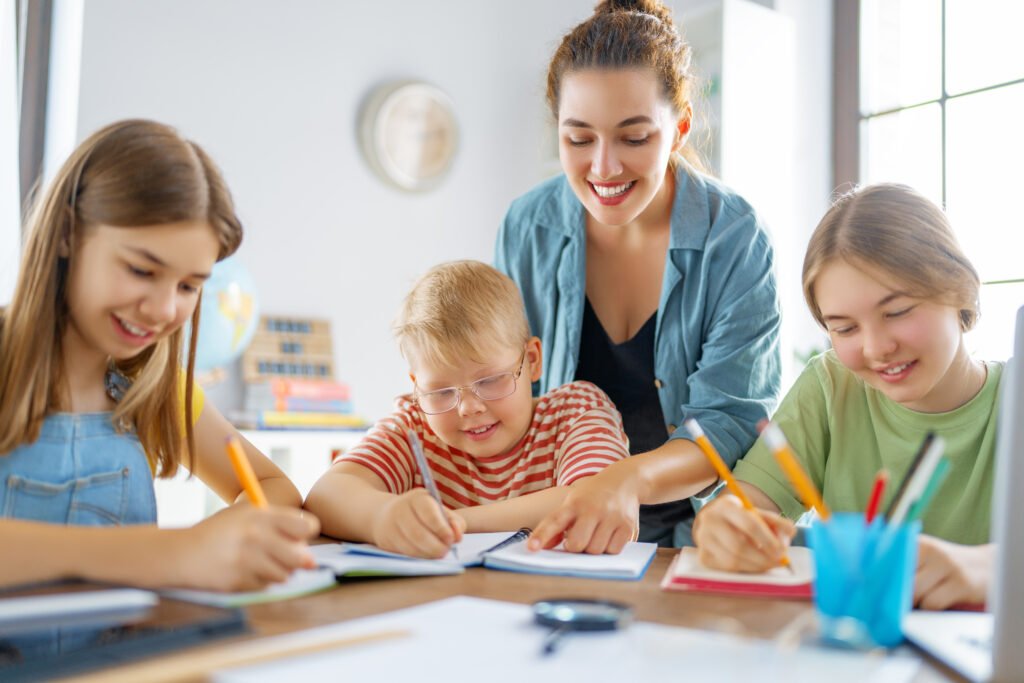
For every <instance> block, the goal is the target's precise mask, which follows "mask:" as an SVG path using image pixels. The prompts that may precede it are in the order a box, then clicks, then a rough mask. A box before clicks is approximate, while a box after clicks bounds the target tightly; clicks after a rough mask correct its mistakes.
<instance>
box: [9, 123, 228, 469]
mask: <svg viewBox="0 0 1024 683" xmlns="http://www.w3.org/2000/svg"><path fill="white" fill-rule="evenodd" d="M197 220H201V221H206V222H208V223H209V225H210V226H211V228H212V229H213V232H214V235H215V236H216V238H217V241H218V242H219V244H220V250H219V254H218V257H217V258H218V260H220V259H223V258H226V257H227V256H229V255H230V254H232V253H233V252H234V251H235V250H236V249H237V248H238V245H239V243H240V242H241V240H242V225H241V223H240V221H239V220H238V217H237V216H236V215H235V210H234V204H233V202H232V200H231V195H230V193H229V192H228V188H227V185H226V184H225V182H224V179H223V177H222V176H221V173H220V171H219V170H218V169H217V167H216V166H215V165H214V163H213V162H212V160H211V159H210V158H209V157H208V156H207V155H206V153H205V152H204V151H203V150H202V149H201V148H200V147H199V146H198V145H196V144H195V143H193V142H191V141H189V140H185V139H184V138H182V137H181V136H180V135H179V134H178V133H177V131H175V130H174V129H173V128H171V127H169V126H166V125H164V124H161V123H156V122H154V121H145V120H126V121H120V122H117V123H114V124H111V125H109V126H106V127H105V128H102V129H100V130H99V131H97V132H95V133H93V134H92V135H91V136H89V137H88V138H87V139H86V140H85V141H83V142H82V144H81V145H79V146H78V148H77V149H76V150H75V151H74V152H73V153H72V154H71V156H70V157H69V158H68V160H67V161H66V162H65V163H64V165H63V166H62V167H61V169H60V171H58V173H57V175H56V177H55V178H54V180H53V182H52V183H51V184H50V186H49V187H48V188H47V190H46V192H45V193H43V194H42V195H41V196H40V197H39V199H38V201H36V203H35V204H34V206H33V208H32V211H31V212H30V214H29V217H28V220H27V234H26V237H25V246H24V250H23V252H22V260H21V268H20V271H19V274H18V282H17V285H16V288H15V290H14V297H13V299H12V300H11V303H10V305H9V306H8V307H7V309H6V310H4V311H3V312H2V315H0V324H2V328H0V454H6V453H8V452H10V451H12V450H13V449H14V448H17V447H18V446H20V445H22V444H24V443H31V442H34V441H35V440H36V439H37V438H39V431H40V429H41V427H42V423H43V419H44V418H45V417H46V416H47V414H49V413H51V412H54V411H57V410H61V409H63V408H65V407H66V406H65V403H66V399H65V394H66V386H65V382H64V378H65V374H64V368H63V361H62V359H63V354H62V340H63V338H64V332H65V330H66V329H67V324H68V307H67V291H66V290H67V283H68V272H69V269H70V261H71V259H74V258H75V256H76V253H77V245H79V244H81V241H82V239H83V234H84V232H85V231H86V230H88V229H89V228H90V227H91V226H94V225H98V224H103V225H111V226H119V227H137V226H154V225H163V224H167V223H175V222H180V221H197ZM139 229H145V227H141V228H139ZM62 245H66V247H67V248H66V250H64V253H65V254H67V257H63V256H61V252H62ZM191 329H192V334H191V339H190V340H189V349H188V353H187V369H186V373H185V391H184V399H185V401H184V406H182V401H181V395H180V394H181V392H180V387H179V383H180V381H181V380H180V374H181V356H180V354H181V349H182V346H183V341H184V330H183V329H178V330H175V331H174V332H173V333H172V334H170V335H168V336H167V337H166V338H164V339H162V340H160V341H158V342H156V343H155V344H153V345H152V346H150V347H148V348H146V349H145V350H144V351H142V352H141V353H139V354H138V355H136V356H134V357H133V358H130V359H127V360H124V361H119V362H118V363H117V369H118V370H119V371H120V372H121V373H123V374H124V375H125V376H126V377H127V378H128V379H130V380H131V382H132V386H131V388H130V389H129V390H128V391H127V392H126V393H125V395H124V398H123V399H122V400H121V401H120V402H119V403H118V405H117V407H116V409H115V411H114V423H115V424H118V425H122V424H123V425H129V426H130V427H132V428H134V430H135V431H136V433H137V435H138V437H139V441H140V442H141V443H142V446H143V449H144V450H145V452H146V457H147V458H148V459H149V461H150V464H151V465H152V466H153V469H154V471H156V472H157V473H158V474H160V475H161V476H172V475H174V473H175V472H176V471H177V468H178V465H179V464H180V462H181V451H182V447H183V446H187V449H188V452H189V456H190V460H191V459H192V458H194V453H195V438H194V435H193V432H192V422H193V415H192V394H193V379H192V374H193V369H194V365H195V347H196V337H197V334H198V330H199V305H198V304H197V305H196V309H195V311H194V312H193V314H192V325H191ZM183 415H184V416H185V419H184V420H182V416H183ZM190 466H191V462H190Z"/></svg>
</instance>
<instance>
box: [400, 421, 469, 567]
mask: <svg viewBox="0 0 1024 683" xmlns="http://www.w3.org/2000/svg"><path fill="white" fill-rule="evenodd" d="M406 437H407V438H408V439H409V446H410V447H411V448H412V456H413V457H414V458H415V459H416V467H418V468H419V470H420V477H421V478H422V479H423V488H425V489H426V490H427V492H428V493H429V494H430V496H431V497H432V498H433V499H434V500H436V501H437V505H438V507H440V508H441V515H442V516H444V517H447V515H446V514H445V510H444V503H442V502H441V492H440V491H438V490H437V484H435V483H434V477H433V476H432V475H431V474H430V466H429V465H427V458H426V456H425V455H423V444H421V443H420V439H419V437H418V436H416V432H414V431H412V430H411V429H410V430H409V431H407V432H406ZM452 556H453V557H454V558H455V559H456V560H457V559H459V551H458V549H457V548H456V547H455V546H454V545H453V546H452Z"/></svg>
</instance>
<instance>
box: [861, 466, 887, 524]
mask: <svg viewBox="0 0 1024 683" xmlns="http://www.w3.org/2000/svg"><path fill="white" fill-rule="evenodd" d="M888 481H889V470H886V469H881V470H878V474H876V475H875V484H874V486H872V487H871V497H870V498H868V507H867V509H866V510H865V511H864V520H865V521H866V522H867V523H868V524H871V520H873V519H874V518H875V515H876V514H878V506H879V504H880V503H881V502H882V492H883V491H885V485H886V483H887V482H888Z"/></svg>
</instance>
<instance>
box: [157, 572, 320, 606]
mask: <svg viewBox="0 0 1024 683" xmlns="http://www.w3.org/2000/svg"><path fill="white" fill-rule="evenodd" d="M336 583H337V581H336V579H335V577H334V572H333V571H331V570H330V569H296V570H295V571H293V572H292V575H291V576H289V577H288V578H287V579H286V580H285V581H282V582H281V583H273V584H271V585H269V586H267V587H266V588H264V589H263V590H260V591H251V592H243V593H218V592H214V591H199V590H190V589H174V590H165V591H161V593H163V594H164V595H166V596H167V597H169V598H174V599H175V600H185V601H186V602H197V603H199V604H202V605H215V606H217V607H245V606H246V605H255V604H258V603H261V602H275V601H277V600H289V599H291V598H298V597H302V596H303V595H310V594H311V593H319V592H320V591H323V590H327V589H328V588H333V587H334V586H335V585H336Z"/></svg>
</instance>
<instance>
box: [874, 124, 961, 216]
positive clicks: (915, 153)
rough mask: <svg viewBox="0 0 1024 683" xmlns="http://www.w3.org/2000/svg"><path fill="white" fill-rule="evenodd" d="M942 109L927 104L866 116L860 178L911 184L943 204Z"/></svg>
mask: <svg viewBox="0 0 1024 683" xmlns="http://www.w3.org/2000/svg"><path fill="white" fill-rule="evenodd" d="M941 114H942V110H941V109H940V108H939V105H938V104H928V105H925V106H923V107H915V108H913V109H906V110H904V111H900V112H896V113H894V114H886V115H885V116H876V117H872V118H870V119H865V120H864V122H863V123H862V124H861V140H863V141H864V143H863V149H862V150H861V170H860V177H861V180H862V181H863V182H865V183H877V182H883V181H884V182H896V183H905V184H906V185H910V186H911V187H913V188H914V189H916V190H917V191H918V192H920V193H922V194H923V195H925V196H926V197H928V198H929V199H931V200H933V201H934V202H935V203H936V204H939V205H941V204H942V120H941Z"/></svg>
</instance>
